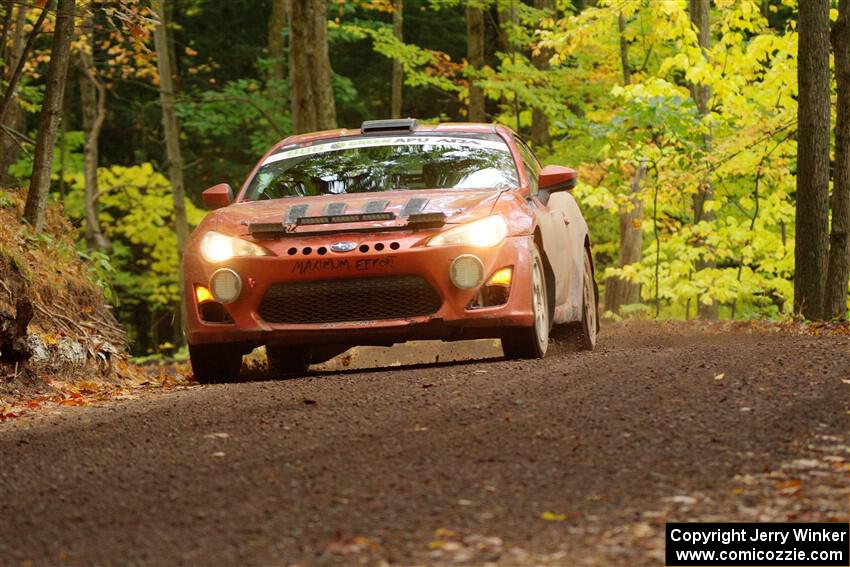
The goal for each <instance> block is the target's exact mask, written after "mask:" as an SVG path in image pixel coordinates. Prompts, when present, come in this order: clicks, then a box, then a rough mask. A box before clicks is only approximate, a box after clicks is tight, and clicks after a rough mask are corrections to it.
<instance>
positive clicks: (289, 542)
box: [0, 324, 850, 566]
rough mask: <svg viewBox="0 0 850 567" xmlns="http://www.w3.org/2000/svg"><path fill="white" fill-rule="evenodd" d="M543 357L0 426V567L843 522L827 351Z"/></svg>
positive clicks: (848, 416)
mask: <svg viewBox="0 0 850 567" xmlns="http://www.w3.org/2000/svg"><path fill="white" fill-rule="evenodd" d="M474 348H475V349H476V350H475V353H476V355H477V356H482V357H483V356H488V355H492V356H497V355H498V353H497V351H496V349H495V348H494V347H492V345H486V344H485V345H483V346H482V345H481V344H478V345H477V346H475V347H474ZM488 348H489V349H490V351H492V352H489V351H488ZM553 350H554V351H553V352H551V353H550V356H549V357H547V358H546V359H545V360H542V361H522V362H508V361H504V360H501V359H498V358H495V359H491V360H476V361H474V362H465V363H444V362H440V363H438V364H433V362H432V361H433V360H434V358H436V356H439V353H437V355H434V353H433V352H431V351H429V352H428V353H427V356H425V357H424V360H425V361H429V362H432V363H431V364H429V365H420V366H415V365H414V366H402V367H392V368H386V369H372V370H356V371H352V370H346V371H320V372H314V373H313V374H311V375H310V376H308V377H305V378H300V379H295V380H288V381H254V382H246V383H238V384H227V385H216V386H197V387H192V388H188V389H186V390H183V391H177V392H170V393H151V394H149V395H144V396H142V397H141V398H140V399H137V400H130V401H121V402H116V403H112V404H107V405H104V406H101V407H86V408H68V409H67V410H62V411H61V412H58V413H57V414H51V415H49V416H42V417H33V418H20V419H16V420H11V421H8V422H5V423H0V505H2V511H0V564H3V565H116V564H121V565H304V566H307V565H385V564H390V565H404V566H410V565H457V564H467V565H482V564H488V563H490V564H494V565H518V566H528V565H662V564H663V561H662V557H663V534H664V522H665V521H668V520H669V521H682V520H705V521H712V520H719V521H733V520H739V521H759V520H767V521H790V520H796V521H830V520H843V521H847V517H848V515H850V512H848V510H850V488H848V487H850V449H848V445H850V441H848V432H850V340H849V339H848V338H846V337H811V336H796V335H788V334H782V333H770V332H766V331H752V330H747V329H746V328H734V327H729V326H728V325H727V326H713V327H695V326H688V325H650V324H642V325H629V326H612V327H608V328H607V329H606V330H605V333H604V334H603V335H602V337H601V341H600V345H599V347H598V348H597V350H596V351H594V352H592V353H573V352H568V350H567V349H564V348H559V345H555V347H554V349H553ZM454 352H455V354H456V353H457V352H458V351H454ZM406 356H407V355H405V356H400V357H399V361H400V362H403V363H409V362H412V361H411V360H409V359H408V358H405V357H406ZM432 356H433V358H432ZM401 359H404V360H401ZM442 360H445V357H443V359H442ZM361 362H362V361H361Z"/></svg>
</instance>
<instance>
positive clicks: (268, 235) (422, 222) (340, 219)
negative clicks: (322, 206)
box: [248, 213, 446, 239]
mask: <svg viewBox="0 0 850 567" xmlns="http://www.w3.org/2000/svg"><path fill="white" fill-rule="evenodd" d="M396 218H398V217H396V215H395V213H361V214H353V215H322V216H318V217H304V216H302V217H298V219H297V220H296V222H295V223H294V224H288V225H287V224H284V223H280V222H261V223H256V222H255V223H250V224H249V225H248V232H249V233H250V234H251V236H253V237H254V238H257V239H276V238H286V237H293V236H294V237H299V236H300V237H303V236H321V235H328V234H338V233H341V232H346V233H352V232H392V231H401V230H423V229H427V228H439V227H441V226H443V225H444V224H446V215H444V214H443V213H417V214H413V215H410V216H409V217H408V218H407V224H402V225H398V226H368V227H362V228H346V229H338V228H337V229H329V230H316V231H308V232H298V231H297V229H298V227H302V226H321V225H333V224H352V223H360V222H381V221H392V220H395V219H396Z"/></svg>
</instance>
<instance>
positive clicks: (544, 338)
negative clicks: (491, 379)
mask: <svg viewBox="0 0 850 567" xmlns="http://www.w3.org/2000/svg"><path fill="white" fill-rule="evenodd" d="M543 270H544V268H543V259H542V258H541V257H540V252H538V251H537V247H536V246H535V247H534V248H532V251H531V310H532V313H533V315H534V324H533V325H532V326H531V327H519V328H516V329H511V330H510V331H508V333H507V334H505V335H504V336H503V337H502V352H504V354H505V358H508V359H517V358H543V357H544V356H546V349H547V348H548V347H549V329H550V327H551V322H550V319H549V295H548V293H547V290H546V274H545V272H544V271H543Z"/></svg>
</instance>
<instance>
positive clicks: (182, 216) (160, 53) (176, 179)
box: [153, 0, 189, 332]
mask: <svg viewBox="0 0 850 567" xmlns="http://www.w3.org/2000/svg"><path fill="white" fill-rule="evenodd" d="M153 8H154V11H155V12H156V13H157V14H159V24H158V25H157V26H156V28H155V29H154V46H155V48H156V66H157V70H158V71H159V100H160V103H161V105H162V127H163V130H164V131H165V153H166V158H167V160H168V177H169V180H170V181H171V187H172V198H173V201H174V231H175V233H176V235H177V253H178V255H179V258H180V266H181V268H180V269H178V274H179V276H178V277H179V280H178V281H179V289H180V291H181V300H180V310H179V311H178V313H179V314H180V316H179V318H178V321H176V324H175V327H176V329H177V331H178V332H179V331H180V330H181V329H182V322H183V321H184V320H185V305H184V303H183V300H182V291H183V270H182V265H183V249H184V248H185V247H186V240H187V238H188V236H189V222H188V220H187V218H186V196H185V195H186V189H185V185H184V184H183V157H182V156H181V154H180V125H179V123H178V122H177V115H176V114H175V104H174V100H175V95H176V93H175V92H174V79H173V76H172V71H171V57H170V56H169V53H168V51H169V49H168V32H167V25H168V22H167V21H166V12H165V10H163V0H154V2H153Z"/></svg>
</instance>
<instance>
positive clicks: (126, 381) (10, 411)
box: [0, 365, 190, 422]
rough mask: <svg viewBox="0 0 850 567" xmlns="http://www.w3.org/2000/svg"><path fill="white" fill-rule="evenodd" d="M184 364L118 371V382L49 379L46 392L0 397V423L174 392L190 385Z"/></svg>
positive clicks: (129, 367) (127, 368)
mask: <svg viewBox="0 0 850 567" xmlns="http://www.w3.org/2000/svg"><path fill="white" fill-rule="evenodd" d="M185 366H186V365H160V366H147V367H140V366H132V365H127V366H126V368H122V372H121V374H122V377H123V380H122V381H121V382H106V381H99V380H77V381H74V382H64V381H61V380H49V381H47V385H48V387H49V388H50V390H49V391H47V392H44V393H40V394H37V395H34V396H30V397H26V398H22V399H11V400H10V399H2V398H0V422H1V421H6V420H9V419H13V418H16V417H22V416H25V415H32V414H33V413H34V412H37V411H39V410H47V409H58V408H62V407H83V406H91V405H94V406H96V405H100V404H103V403H106V402H110V401H115V400H125V399H131V398H135V397H137V396H138V395H139V394H140V393H141V392H142V391H144V390H145V389H153V388H156V389H176V388H186V387H188V386H189V385H190V382H189V380H188V379H187V376H188V375H189V372H188V368H187V367H185Z"/></svg>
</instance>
